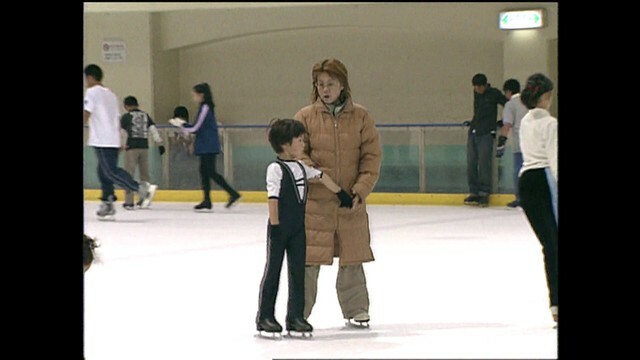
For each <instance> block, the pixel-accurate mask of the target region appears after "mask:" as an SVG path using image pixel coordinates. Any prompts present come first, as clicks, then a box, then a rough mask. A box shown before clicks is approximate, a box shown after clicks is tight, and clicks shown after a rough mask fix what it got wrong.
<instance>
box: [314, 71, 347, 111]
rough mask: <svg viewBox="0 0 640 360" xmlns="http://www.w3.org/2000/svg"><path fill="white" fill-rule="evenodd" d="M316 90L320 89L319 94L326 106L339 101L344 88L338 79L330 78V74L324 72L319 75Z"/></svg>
mask: <svg viewBox="0 0 640 360" xmlns="http://www.w3.org/2000/svg"><path fill="white" fill-rule="evenodd" d="M316 88H317V89H318V94H319V95H320V98H321V99H322V101H324V103H325V104H331V103H333V102H335V101H336V100H338V97H339V96H340V93H341V92H342V90H343V89H344V86H342V84H340V81H338V79H334V78H332V77H331V76H329V74H328V73H326V72H323V73H320V75H318V79H317V80H316Z"/></svg>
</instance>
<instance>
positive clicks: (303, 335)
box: [284, 330, 313, 339]
mask: <svg viewBox="0 0 640 360" xmlns="http://www.w3.org/2000/svg"><path fill="white" fill-rule="evenodd" d="M284 337H286V338H290V339H311V338H312V337H313V334H312V333H311V331H295V330H287V334H286V335H284Z"/></svg>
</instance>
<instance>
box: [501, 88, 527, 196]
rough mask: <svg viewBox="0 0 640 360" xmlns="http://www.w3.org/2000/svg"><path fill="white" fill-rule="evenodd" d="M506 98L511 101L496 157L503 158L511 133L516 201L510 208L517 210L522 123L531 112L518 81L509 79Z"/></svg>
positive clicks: (504, 117) (505, 109) (505, 113)
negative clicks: (523, 99)
mask: <svg viewBox="0 0 640 360" xmlns="http://www.w3.org/2000/svg"><path fill="white" fill-rule="evenodd" d="M502 91H504V96H506V98H507V99H509V101H507V103H506V104H505V105H504V110H503V111H502V120H503V122H504V127H502V135H500V137H498V148H497V149H496V156H497V157H502V155H504V150H505V147H506V144H507V139H508V136H509V132H511V137H512V138H513V141H512V144H513V192H514V195H515V196H516V199H515V200H514V201H512V202H510V203H509V204H507V206H508V207H511V208H515V207H518V206H520V194H519V193H518V177H519V176H520V168H521V167H522V151H521V150H520V137H519V132H520V122H521V121H522V118H523V117H524V116H525V115H526V114H527V112H529V109H527V107H526V106H524V104H523V103H522V101H521V100H520V82H519V81H518V80H516V79H509V80H507V81H505V82H504V85H503V86H502ZM512 129H513V130H512Z"/></svg>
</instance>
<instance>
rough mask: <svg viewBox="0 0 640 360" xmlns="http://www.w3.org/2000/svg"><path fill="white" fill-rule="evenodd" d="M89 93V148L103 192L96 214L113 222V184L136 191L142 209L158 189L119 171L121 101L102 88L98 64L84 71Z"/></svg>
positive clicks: (86, 113) (86, 108)
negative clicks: (95, 162) (95, 159)
mask: <svg viewBox="0 0 640 360" xmlns="http://www.w3.org/2000/svg"><path fill="white" fill-rule="evenodd" d="M84 74H85V78H86V81H87V92H86V93H85V97H84V122H85V124H86V123H87V122H88V123H89V141H88V145H89V146H91V147H93V148H94V150H95V153H96V158H97V159H98V177H99V179H100V186H101V188H102V197H101V198H100V199H101V200H102V204H101V205H100V209H98V212H97V213H96V214H97V215H98V219H100V220H111V219H113V215H115V213H116V210H115V208H114V206H113V202H114V201H115V193H114V186H113V185H114V184H117V185H119V186H121V187H123V188H124V189H125V190H130V191H135V192H137V193H138V195H139V197H140V199H142V207H149V205H150V204H151V201H152V200H153V195H154V194H155V191H156V189H157V186H156V185H151V184H149V183H148V182H141V183H138V182H136V181H135V180H134V179H133V178H132V177H131V175H130V174H129V173H128V172H126V171H125V170H124V169H121V168H119V167H118V153H119V149H120V110H119V105H118V98H117V97H116V95H115V94H114V93H113V92H112V91H111V90H110V89H108V88H106V87H104V86H103V85H102V76H103V75H102V69H101V68H100V67H99V66H98V65H95V64H91V65H88V66H87V67H86V68H85V69H84Z"/></svg>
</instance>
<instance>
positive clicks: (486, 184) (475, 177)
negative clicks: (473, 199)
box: [467, 132, 494, 196]
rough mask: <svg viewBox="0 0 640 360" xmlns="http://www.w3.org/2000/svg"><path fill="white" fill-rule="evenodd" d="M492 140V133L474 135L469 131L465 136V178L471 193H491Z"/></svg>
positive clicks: (483, 194) (485, 194)
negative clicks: (466, 136) (467, 135)
mask: <svg viewBox="0 0 640 360" xmlns="http://www.w3.org/2000/svg"><path fill="white" fill-rule="evenodd" d="M493 142H494V135H493V134H484V135H476V134H474V133H473V132H469V137H468V138H467V180H468V182H469V192H470V193H471V194H474V195H481V196H487V195H489V194H490V193H491V163H492V158H493Z"/></svg>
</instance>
